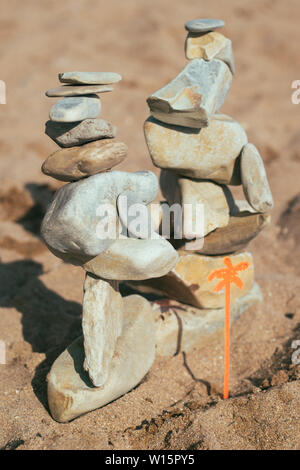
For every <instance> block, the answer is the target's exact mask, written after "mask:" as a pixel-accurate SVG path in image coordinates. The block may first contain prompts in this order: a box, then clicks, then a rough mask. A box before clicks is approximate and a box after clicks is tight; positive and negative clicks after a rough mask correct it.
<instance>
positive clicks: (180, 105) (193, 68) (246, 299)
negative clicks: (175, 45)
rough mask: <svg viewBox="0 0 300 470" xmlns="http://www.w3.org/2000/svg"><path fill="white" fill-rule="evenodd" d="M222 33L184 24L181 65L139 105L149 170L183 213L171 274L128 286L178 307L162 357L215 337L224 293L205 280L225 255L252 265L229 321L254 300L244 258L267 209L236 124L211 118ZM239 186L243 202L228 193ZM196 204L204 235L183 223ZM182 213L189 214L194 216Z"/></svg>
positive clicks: (221, 78)
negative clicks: (143, 111)
mask: <svg viewBox="0 0 300 470" xmlns="http://www.w3.org/2000/svg"><path fill="white" fill-rule="evenodd" d="M223 25H224V22H223V21H221V20H213V19H200V20H193V21H188V22H187V23H186V25H185V27H186V29H187V31H188V35H187V38H186V42H185V53H186V57H187V59H189V62H188V64H187V65H186V66H185V67H184V69H183V70H182V71H181V72H180V73H179V74H178V75H177V77H175V78H174V79H173V80H172V81H171V82H170V83H168V84H167V85H166V86H165V87H164V88H162V89H160V90H158V91H157V92H155V93H154V94H152V95H151V96H150V97H149V98H148V100H147V102H148V105H149V108H150V112H151V117H149V118H148V119H147V120H146V122H145V126H144V131H145V138H146V142H147V145H148V149H149V152H150V155H151V158H152V160H153V163H154V165H155V166H157V167H159V168H161V169H162V172H161V180H160V182H161V189H162V193H163V195H164V197H165V198H166V200H167V202H168V204H169V205H170V206H171V205H173V204H174V203H179V204H181V205H182V211H183V241H179V240H173V243H174V246H176V247H177V251H178V255H179V261H178V263H177V265H176V266H175V268H174V269H173V270H172V271H171V272H170V273H168V274H167V275H166V276H163V277H162V278H159V279H153V280H149V281H145V282H142V283H134V284H133V285H134V287H135V288H137V289H138V290H140V291H143V292H155V293H157V294H162V295H164V296H167V297H169V298H171V299H175V300H176V301H177V302H180V304H177V307H178V310H177V314H176V316H177V318H176V319H175V318H174V314H173V312H174V308H175V310H176V304H173V305H172V306H171V307H170V308H169V313H168V318H167V320H168V321H167V322H165V326H164V332H162V330H161V331H160V333H161V334H162V335H163V336H164V341H163V340H161V341H160V344H161V345H163V346H162V347H161V348H160V349H159V351H158V352H159V353H161V354H163V355H166V354H174V353H176V352H179V350H188V349H190V348H192V347H194V346H195V345H203V344H206V343H207V341H208V340H209V339H210V338H212V337H213V334H214V333H215V332H216V331H218V330H220V329H221V328H223V325H224V322H223V319H224V310H223V309H224V302H225V299H224V290H223V291H221V292H215V291H214V287H215V285H216V283H217V282H218V279H215V281H213V282H209V281H208V275H209V274H210V273H211V272H212V271H213V270H215V269H219V268H222V267H224V265H223V258H224V255H225V254H226V255H227V254H230V258H231V260H232V263H233V264H234V265H235V264H237V263H239V262H242V261H246V262H248V263H249V264H250V267H249V269H247V270H245V271H243V272H241V273H240V277H241V279H242V281H243V288H242V289H239V288H238V287H237V286H235V285H232V287H231V301H232V320H234V319H235V318H237V317H238V316H239V315H241V313H243V311H245V310H246V309H247V308H248V307H250V306H251V305H253V304H254V303H256V302H258V301H260V300H261V293H260V289H259V287H258V285H257V284H256V283H255V282H254V267H253V259H252V255H251V253H249V252H248V251H245V248H246V246H247V244H248V242H249V241H250V240H252V239H253V238H254V237H255V236H256V235H257V234H258V233H259V232H260V231H261V230H262V228H263V227H265V226H266V225H267V224H268V222H269V220H270V216H269V212H270V210H271V209H272V206H273V200H272V195H271V191H270V187H269V184H268V181H267V176H266V172H265V168H264V164H263V160H262V158H261V156H260V154H259V152H258V150H257V149H256V147H255V146H254V145H253V144H251V143H248V139H247V135H246V133H245V131H244V129H243V128H242V126H241V125H240V124H239V123H238V122H237V121H235V120H234V119H232V118H231V117H229V116H226V115H224V114H219V113H218V110H219V109H220V107H221V106H222V104H223V103H224V101H225V98H226V95H227V93H228V91H229V89H230V86H231V82H232V76H233V74H234V70H235V67H234V57H233V52H232V44H231V41H230V40H229V39H228V38H226V37H225V36H223V35H222V34H221V33H219V32H216V31H215V30H216V29H217V28H220V27H222V26H223ZM241 184H242V187H243V191H244V195H245V198H246V200H243V201H239V200H235V199H234V197H233V196H232V194H231V191H230V189H229V187H230V186H231V185H241ZM197 204H202V205H203V207H204V232H203V233H193V232H192V233H191V232H190V228H189V224H186V223H185V222H186V221H187V219H188V218H192V219H193V222H195V220H194V219H196V214H197V211H196V205H197ZM186 205H192V214H191V212H190V211H187V207H188V206H186ZM191 237H194V240H191ZM199 237H202V238H201V239H199ZM167 310H168V309H165V310H164V312H166V311H167ZM178 318H181V324H182V331H181V332H180V335H179V332H178V331H179V330H178V322H177V321H176V320H178ZM179 336H181V345H180V346H178V342H177V339H178V337H179Z"/></svg>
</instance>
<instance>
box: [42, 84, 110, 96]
mask: <svg viewBox="0 0 300 470" xmlns="http://www.w3.org/2000/svg"><path fill="white" fill-rule="evenodd" d="M112 90H113V87H112V86H107V85H79V86H73V85H64V86H59V87H57V88H51V90H48V91H46V93H45V94H46V96H48V97H49V98H53V97H56V96H81V95H89V94H90V93H105V92H107V91H112Z"/></svg>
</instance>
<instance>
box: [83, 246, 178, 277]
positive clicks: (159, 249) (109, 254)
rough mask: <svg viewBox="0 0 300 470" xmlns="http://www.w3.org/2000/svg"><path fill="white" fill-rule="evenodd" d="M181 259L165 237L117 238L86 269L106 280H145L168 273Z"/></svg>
mask: <svg viewBox="0 0 300 470" xmlns="http://www.w3.org/2000/svg"><path fill="white" fill-rule="evenodd" d="M177 261H178V255H177V253H176V251H175V250H174V248H173V247H172V245H171V244H170V243H169V242H168V241H167V240H165V239H164V238H160V237H159V238H157V239H156V240H137V239H133V238H128V239H126V238H123V239H120V240H116V241H115V242H114V243H113V244H112V245H111V246H110V247H109V248H108V249H107V250H105V251H103V252H102V253H100V254H99V255H98V256H96V257H95V258H93V259H92V260H90V261H88V262H87V263H85V264H84V265H83V268H84V269H85V270H86V271H88V272H90V273H92V274H95V275H96V276H98V277H102V278H104V279H115V280H119V281H126V280H143V279H148V278H154V277H161V276H164V275H165V274H167V273H168V272H169V271H170V270H171V269H172V268H174V266H175V265H176V263H177Z"/></svg>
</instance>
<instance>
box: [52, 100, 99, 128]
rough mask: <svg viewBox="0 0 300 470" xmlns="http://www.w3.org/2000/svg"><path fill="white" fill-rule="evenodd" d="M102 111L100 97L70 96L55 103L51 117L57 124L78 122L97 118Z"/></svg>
mask: <svg viewBox="0 0 300 470" xmlns="http://www.w3.org/2000/svg"><path fill="white" fill-rule="evenodd" d="M100 111H101V101H100V98H99V96H98V95H85V96H68V97H65V98H62V99H61V100H59V101H57V103H55V104H54V105H53V106H52V108H51V110H50V114H49V117H50V119H51V121H56V122H76V121H82V120H83V119H87V118H96V117H97V116H98V115H99V114H100Z"/></svg>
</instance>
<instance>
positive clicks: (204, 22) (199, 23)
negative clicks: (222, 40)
mask: <svg viewBox="0 0 300 470" xmlns="http://www.w3.org/2000/svg"><path fill="white" fill-rule="evenodd" d="M223 26H225V23H224V21H223V20H218V19H216V18H199V19H198V20H190V21H187V22H186V23H185V25H184V27H185V29H186V30H187V31H189V32H190V33H207V32H209V31H214V30H215V29H218V28H223Z"/></svg>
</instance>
